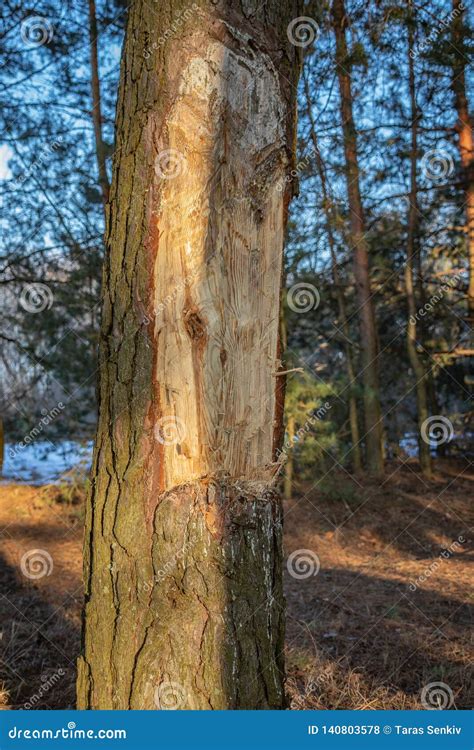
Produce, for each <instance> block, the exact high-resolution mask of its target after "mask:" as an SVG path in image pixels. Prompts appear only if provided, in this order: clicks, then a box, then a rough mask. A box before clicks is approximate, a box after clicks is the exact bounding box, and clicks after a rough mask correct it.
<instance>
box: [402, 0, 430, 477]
mask: <svg viewBox="0 0 474 750" xmlns="http://www.w3.org/2000/svg"><path fill="white" fill-rule="evenodd" d="M409 8H410V12H409V16H408V18H407V23H408V54H407V59H408V76H409V80H408V88H409V94H410V118H411V148H410V206H409V210H408V232H407V259H406V264H405V290H406V296H407V310H408V321H407V350H408V357H409V360H410V364H411V366H412V369H413V372H414V375H415V381H416V386H415V390H416V407H417V421H418V454H419V460H420V467H421V470H422V472H423V474H424V475H425V476H427V477H431V476H432V465H431V453H430V446H429V444H427V443H426V442H425V441H424V440H423V438H422V425H423V423H424V422H425V421H426V420H427V419H428V417H429V407H428V388H427V381H428V378H427V371H426V368H425V366H424V364H423V361H422V359H421V357H420V356H419V354H418V350H417V336H418V334H417V305H416V295H415V285H414V272H413V266H414V262H415V258H416V255H417V246H418V216H419V208H418V182H417V163H418V106H417V103H416V84H415V66H414V61H413V57H412V56H411V55H410V51H411V50H412V49H413V48H414V43H415V34H414V28H413V23H414V18H413V14H412V11H411V2H410V0H409Z"/></svg>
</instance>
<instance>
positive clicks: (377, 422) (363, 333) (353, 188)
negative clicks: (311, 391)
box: [332, 0, 383, 475]
mask: <svg viewBox="0 0 474 750" xmlns="http://www.w3.org/2000/svg"><path fill="white" fill-rule="evenodd" d="M332 20H333V28H334V34H335V38H336V65H337V77H338V81H339V91H340V102H341V105H340V106H341V122H342V130H343V137H344V154H345V161H346V181H347V195H348V201H349V211H350V225H351V242H352V251H353V255H354V275H355V283H356V290H357V300H358V306H359V326H360V339H361V351H362V365H363V372H362V380H363V386H364V417H365V442H366V456H367V468H368V471H369V472H370V473H371V474H374V475H378V474H381V473H382V472H383V425H382V413H381V407H380V394H379V377H378V365H377V355H378V346H377V331H376V327H375V316H374V308H373V302H372V291H371V284H370V271H369V252H368V246H367V240H366V227H365V218H364V210H363V206H362V199H361V195H360V180H359V164H358V157H357V133H356V129H355V123H354V117H353V112H352V101H353V100H352V82H351V73H350V60H349V56H348V50H347V42H346V26H347V17H346V11H345V6H344V0H334V2H333V6H332Z"/></svg>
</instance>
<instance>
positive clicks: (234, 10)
mask: <svg viewBox="0 0 474 750" xmlns="http://www.w3.org/2000/svg"><path fill="white" fill-rule="evenodd" d="M298 10H299V9H298V7H297V4H296V3H295V2H293V0H283V1H282V0H268V1H267V2H266V3H265V4H263V3H262V4H258V3H257V4H255V3H253V2H247V1H246V0H245V1H244V0H241V2H238V1H237V0H226V1H225V2H217V3H215V2H211V1H210V0H205V1H204V2H199V3H190V2H172V3H166V4H165V3H163V4H161V3H151V2H149V1H147V2H145V0H134V2H132V4H131V8H130V12H129V19H128V25H127V31H126V38H125V46H124V51H123V57H122V69H121V82H120V90H119V97H118V109H117V121H116V140H117V144H116V145H117V148H116V156H115V160H114V175H113V180H112V185H111V194H110V203H109V207H108V217H107V230H106V246H107V259H106V264H105V270H104V286H103V322H102V333H101V350H100V370H101V377H100V387H99V425H98V431H97V439H96V447H95V456H94V466H93V479H92V490H91V497H90V499H89V503H88V508H87V517H86V538H85V578H86V605H85V617H84V634H83V639H84V645H83V655H82V656H81V658H80V659H79V665H78V667H79V670H78V706H79V708H94V709H156V708H169V707H174V708H183V709H185V708H195V709H210V708H213V709H226V708H262V709H264V708H283V707H284V705H285V698H284V690H283V656H282V649H283V636H284V600H283V594H282V582H281V565H282V551H281V508H280V501H279V498H278V496H277V494H276V492H275V491H274V488H273V485H272V477H273V473H274V470H275V451H276V448H277V446H276V445H275V435H276V434H280V433H281V429H280V425H279V424H278V422H279V416H278V415H279V409H278V405H277V398H276V395H275V394H276V387H277V383H276V380H278V378H276V377H275V372H276V370H277V367H278V362H277V360H278V328H279V300H280V279H281V266H282V248H283V238H284V230H285V223H286V212H287V206H288V202H289V199H290V197H291V196H290V193H291V190H292V183H291V181H290V180H287V179H285V178H286V176H287V175H288V173H289V170H291V168H292V167H293V166H294V165H293V145H294V140H295V92H296V88H295V85H296V83H297V76H298V71H299V61H298V48H297V47H295V46H293V45H292V44H291V43H290V41H289V39H288V37H287V26H288V23H289V22H290V21H291V20H292V19H293V18H294V17H297V16H298V15H299V13H298ZM282 184H284V185H285V189H284V190H283V191H282V190H281V185H282Z"/></svg>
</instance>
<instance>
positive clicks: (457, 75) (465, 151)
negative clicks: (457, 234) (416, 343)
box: [452, 0, 474, 323]
mask: <svg viewBox="0 0 474 750" xmlns="http://www.w3.org/2000/svg"><path fill="white" fill-rule="evenodd" d="M465 12H466V3H462V2H461V1H460V0H453V23H452V36H453V50H452V52H453V56H454V57H453V83H452V88H453V92H454V99H455V107H456V111H457V114H458V122H457V126H456V129H457V132H458V146H459V155H460V158H461V164H462V167H463V184H464V195H465V208H466V242H467V252H468V267H469V286H468V293H467V306H468V316H469V319H470V322H471V323H474V141H473V135H472V130H473V126H472V120H471V116H470V114H469V101H468V98H467V93H466V62H467V60H468V57H469V55H468V51H467V49H466V29H465V26H464V22H463V13H465Z"/></svg>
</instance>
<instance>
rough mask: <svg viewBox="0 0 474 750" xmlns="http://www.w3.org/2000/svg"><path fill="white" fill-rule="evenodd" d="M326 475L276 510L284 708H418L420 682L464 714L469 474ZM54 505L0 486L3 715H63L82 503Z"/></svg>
mask: <svg viewBox="0 0 474 750" xmlns="http://www.w3.org/2000/svg"><path fill="white" fill-rule="evenodd" d="M330 476H331V480H330V481H329V480H327V479H323V480H322V481H320V482H319V483H318V484H317V485H316V486H313V487H311V486H310V485H307V486H305V487H304V488H300V492H299V493H295V496H294V498H292V499H291V500H290V501H287V502H286V503H285V543H284V544H285V554H286V559H287V558H288V556H292V557H291V558H290V559H291V560H293V565H291V564H290V562H289V561H288V564H287V567H286V568H285V587H286V597H287V671H288V681H287V691H288V696H289V699H290V705H291V707H292V708H293V709H303V708H314V709H335V708H350V709H376V708H385V709H389V708H395V709H401V708H404V709H406V708H422V707H423V704H422V702H421V693H422V690H423V688H424V687H425V686H427V685H430V684H431V683H433V682H442V683H444V684H445V685H446V686H447V687H448V694H449V696H451V695H452V699H453V703H452V708H470V707H472V703H473V702H472V697H473V696H472V693H470V683H469V665H470V664H472V658H473V651H472V648H471V646H472V644H470V641H469V592H470V590H471V588H472V573H471V576H470V570H469V567H470V566H469V563H471V562H472V560H473V552H472V548H470V542H471V538H472V536H471V534H470V532H469V517H468V516H469V513H470V511H471V508H470V507H469V506H470V504H472V503H471V498H472V496H473V490H474V468H473V467H469V466H468V465H467V464H465V465H463V464H460V463H457V462H454V461H452V460H451V461H449V462H448V461H445V462H439V463H438V465H437V467H436V479H435V480H434V481H431V482H427V481H426V480H424V479H422V478H421V476H420V475H419V473H418V472H417V468H416V464H414V463H412V462H410V463H407V464H405V465H404V466H401V465H400V464H399V463H397V464H393V465H391V466H390V467H389V470H388V471H387V474H386V478H385V480H383V481H382V482H378V483H371V482H369V481H367V479H360V478H358V479H355V478H353V477H351V476H350V475H348V474H344V473H343V472H341V473H338V474H337V475H335V474H334V472H332V473H331V475H330ZM59 499H60V498H58V493H57V491H55V490H54V489H53V490H52V489H51V488H38V487H30V486H27V485H19V484H5V485H0V539H1V542H2V545H1V548H2V553H1V557H0V591H1V596H0V623H1V635H0V687H2V685H3V689H2V691H1V692H0V707H1V708H4V709H9V708H27V709H28V708H50V709H52V708H71V707H73V706H74V680H75V657H76V655H77V653H78V651H79V648H80V617H81V605H82V583H81V576H82V561H81V547H82V518H83V508H82V506H81V504H72V503H70V502H69V503H65V502H59V501H58V500H59ZM32 550H37V551H39V552H37V553H36V560H35V555H34V554H33V553H32ZM443 550H444V554H442V552H443ZM45 551H46V553H47V554H46V555H45V554H44V552H45ZM27 553H28V554H29V557H25V555H26V554H27ZM292 553H295V554H294V555H292ZM305 556H306V557H307V558H308V559H309V560H310V563H311V565H310V567H309V568H306V567H305V565H304V560H303V558H304V557H305ZM298 559H299V562H298ZM22 560H23V572H22ZM41 566H43V567H41ZM45 570H46V572H47V573H48V574H47V575H42V576H41V577H38V578H34V577H31V576H32V575H33V576H34V575H37V574H39V573H40V572H41V573H44V572H45ZM290 570H291V571H292V573H293V574H291V573H290V572H289V571H290ZM25 571H26V572H27V573H28V575H25ZM295 572H296V573H295ZM295 574H296V576H298V577H295ZM28 576H30V577H28ZM421 579H423V580H421ZM443 689H444V690H445V691H446V688H443ZM428 700H429V698H428ZM449 702H451V698H449Z"/></svg>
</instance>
